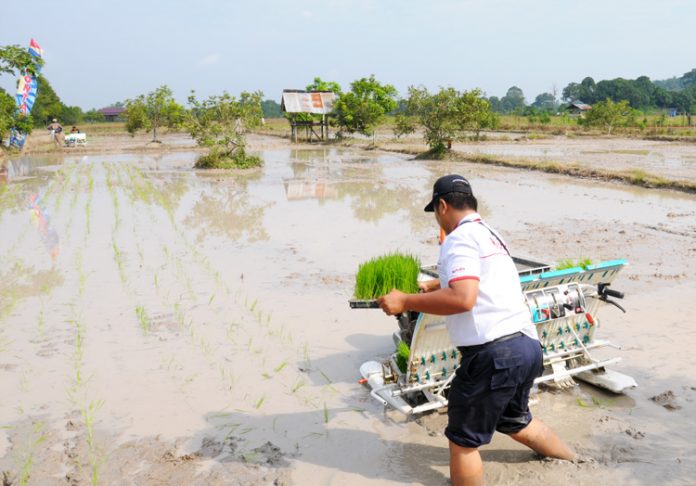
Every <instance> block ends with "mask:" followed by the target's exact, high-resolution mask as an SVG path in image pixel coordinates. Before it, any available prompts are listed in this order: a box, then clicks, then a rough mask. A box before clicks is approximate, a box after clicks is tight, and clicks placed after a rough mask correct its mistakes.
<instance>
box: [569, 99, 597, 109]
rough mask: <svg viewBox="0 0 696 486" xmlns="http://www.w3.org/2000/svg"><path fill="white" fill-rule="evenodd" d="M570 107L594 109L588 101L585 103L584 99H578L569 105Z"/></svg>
mask: <svg viewBox="0 0 696 486" xmlns="http://www.w3.org/2000/svg"><path fill="white" fill-rule="evenodd" d="M568 108H575V109H577V110H580V111H587V110H591V109H592V107H591V106H590V105H588V104H587V103H583V102H582V101H576V102H574V103H571V104H569V105H568Z"/></svg>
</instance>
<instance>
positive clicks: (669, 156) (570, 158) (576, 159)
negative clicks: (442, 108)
mask: <svg viewBox="0 0 696 486" xmlns="http://www.w3.org/2000/svg"><path fill="white" fill-rule="evenodd" d="M486 136H487V137H488V138H489V140H488V141H483V142H470V143H455V144H454V145H453V147H452V148H453V149H454V150H455V151H456V152H459V153H462V154H473V155H481V154H485V155H490V156H492V157H500V158H503V159H505V160H508V159H509V160H534V161H541V162H557V163H561V164H564V163H565V164H575V165H579V166H582V167H588V168H593V169H603V170H608V171H643V172H647V173H649V174H653V175H656V176H660V177H663V178H666V179H672V180H692V181H693V180H694V179H696V144H694V143H689V142H657V141H650V140H639V139H626V138H592V137H580V138H566V137H563V136H552V137H550V138H545V139H540V140H534V139H528V138H527V137H526V136H525V135H524V134H516V135H515V134H505V135H503V134H500V133H492V134H487V135H486ZM500 137H505V138H506V139H507V140H502V141H501V140H496V138H500ZM384 146H385V147H387V148H389V147H392V148H395V149H398V148H399V147H403V146H410V147H411V149H415V150H420V151H425V150H426V149H427V147H426V146H425V145H424V144H423V142H422V138H420V137H418V136H411V137H409V138H407V139H402V140H401V141H400V142H399V143H394V142H386V143H385V144H384Z"/></svg>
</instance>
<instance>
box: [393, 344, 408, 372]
mask: <svg viewBox="0 0 696 486" xmlns="http://www.w3.org/2000/svg"><path fill="white" fill-rule="evenodd" d="M410 357H411V349H410V348H409V347H408V344H406V343H405V342H403V341H399V344H398V345H397V346H396V366H397V367H398V368H399V371H401V372H402V373H406V370H407V369H408V362H409V359H410Z"/></svg>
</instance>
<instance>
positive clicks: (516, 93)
mask: <svg viewBox="0 0 696 486" xmlns="http://www.w3.org/2000/svg"><path fill="white" fill-rule="evenodd" d="M500 104H501V107H502V110H503V113H515V112H521V111H522V110H523V109H524V107H525V106H526V102H525V100H524V93H523V92H522V90H521V89H520V88H518V87H517V86H511V87H510V88H509V89H508V90H507V93H505V96H503V97H502V98H501V100H500Z"/></svg>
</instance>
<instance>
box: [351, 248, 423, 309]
mask: <svg viewBox="0 0 696 486" xmlns="http://www.w3.org/2000/svg"><path fill="white" fill-rule="evenodd" d="M419 272H420V261H419V260H418V259H417V258H416V257H414V256H411V255H404V254H400V253H391V254H388V255H384V256H380V257H377V258H373V259H371V260H368V261H367V262H365V263H363V264H361V265H360V266H359V267H358V273H357V275H356V276H355V298H356V299H365V300H367V299H376V298H377V297H380V296H382V295H384V294H387V293H389V292H390V291H391V290H392V289H397V290H401V291H402V292H406V293H408V294H413V293H416V292H418V273H419Z"/></svg>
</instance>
